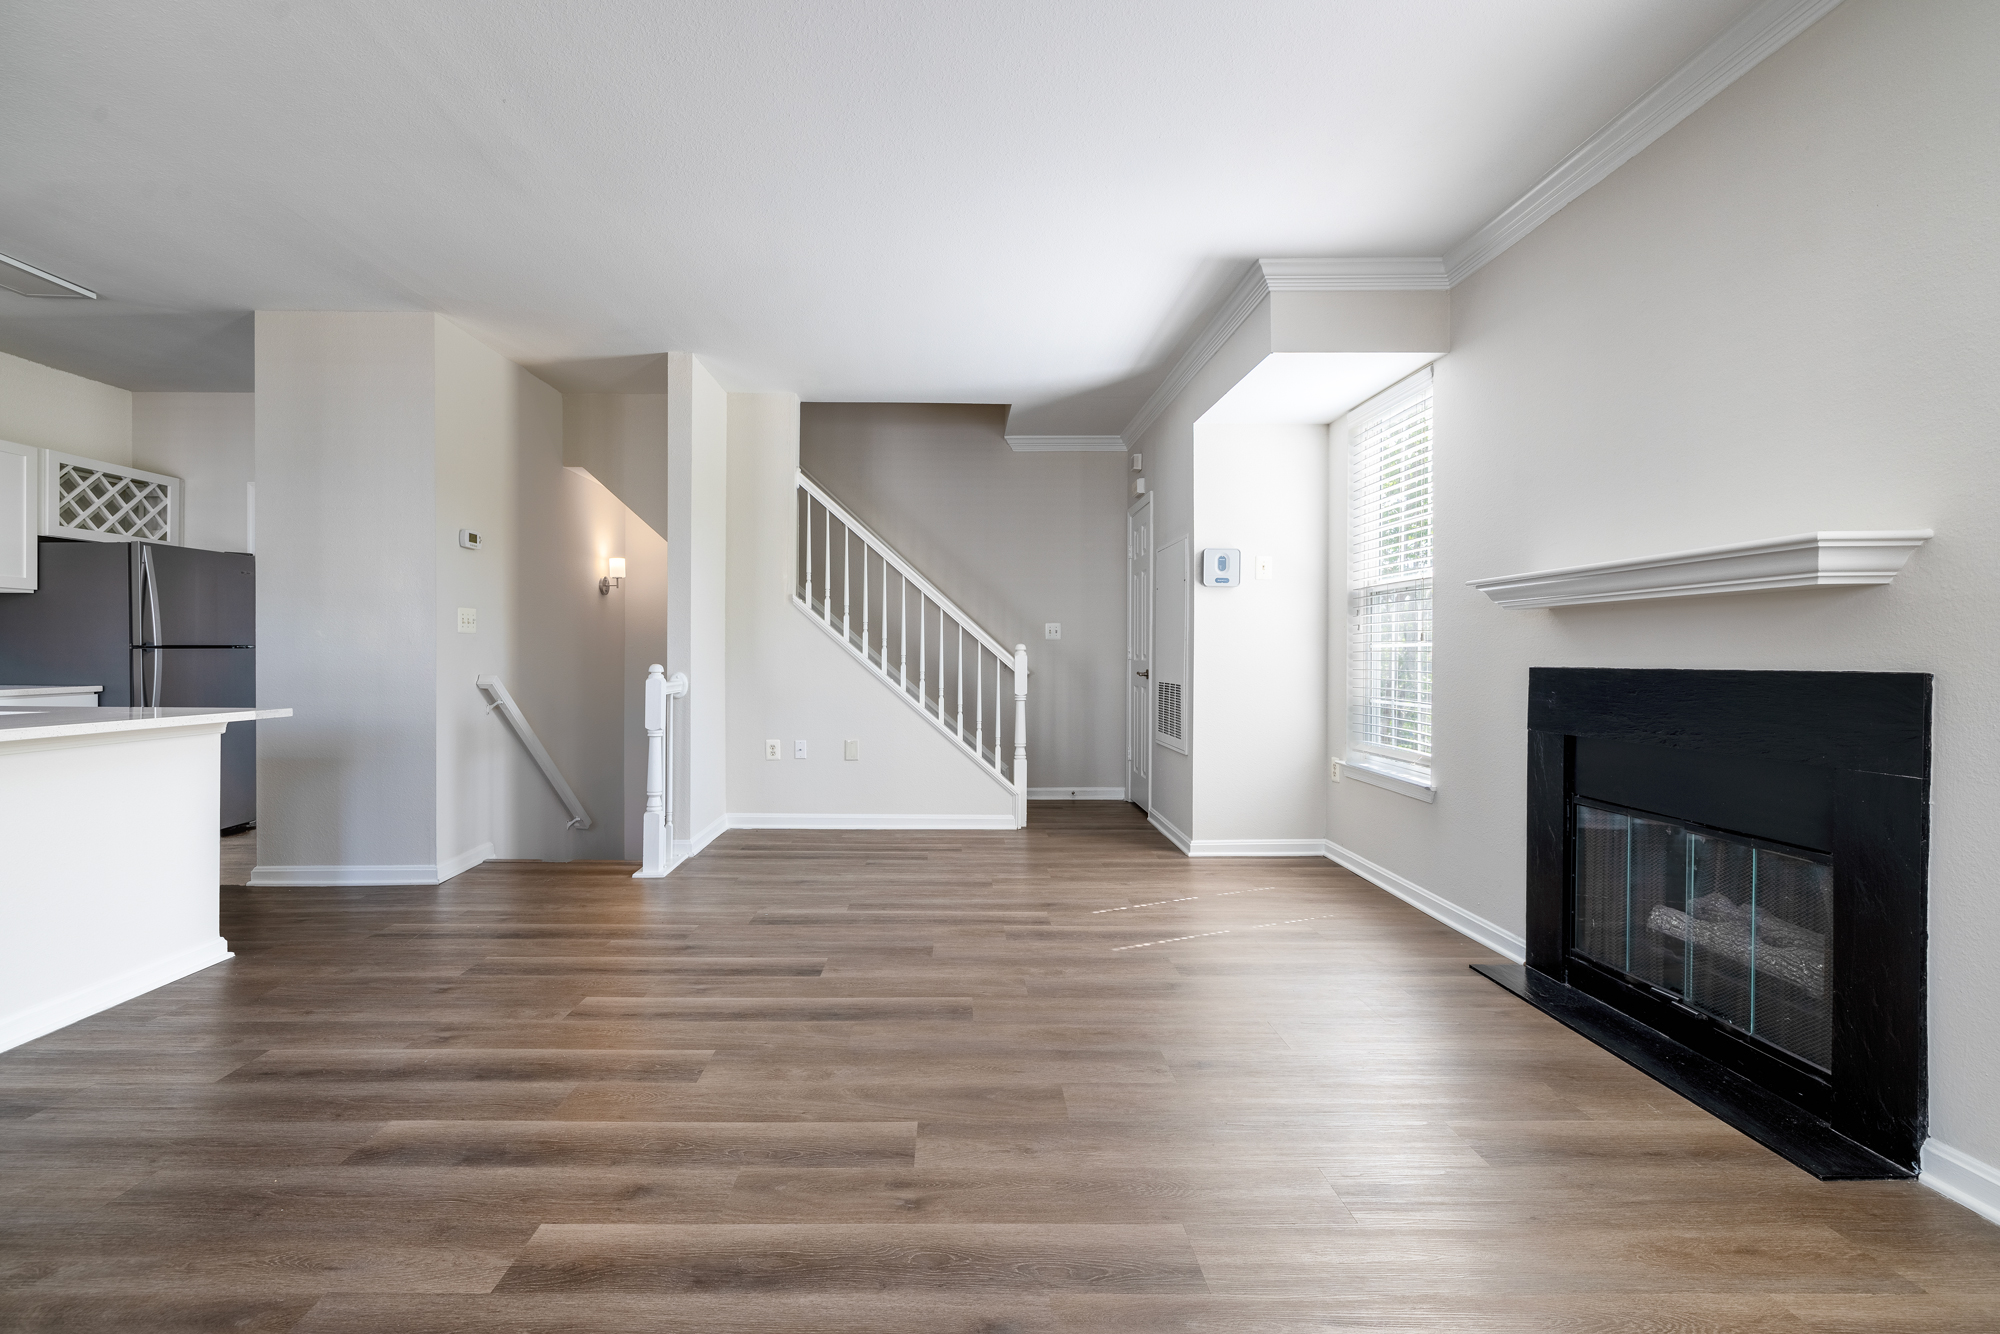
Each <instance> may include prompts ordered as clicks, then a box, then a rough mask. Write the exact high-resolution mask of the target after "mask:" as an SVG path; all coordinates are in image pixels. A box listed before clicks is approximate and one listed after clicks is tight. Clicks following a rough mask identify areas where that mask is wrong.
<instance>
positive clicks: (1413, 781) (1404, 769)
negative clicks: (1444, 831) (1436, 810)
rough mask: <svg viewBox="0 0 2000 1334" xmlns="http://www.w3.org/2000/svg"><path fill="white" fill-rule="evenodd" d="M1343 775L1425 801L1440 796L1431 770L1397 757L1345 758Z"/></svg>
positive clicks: (1342, 762)
mask: <svg viewBox="0 0 2000 1334" xmlns="http://www.w3.org/2000/svg"><path fill="white" fill-rule="evenodd" d="M1340 776H1341V777H1342V778H1352V779H1354V780H1356V781H1357V782H1362V783H1367V784H1370V785H1371V786H1374V787H1380V788H1387V789H1388V790H1389V791H1391V792H1400V793H1402V794H1403V795H1404V796H1406V797H1410V798H1413V799H1414V800H1417V801H1421V802H1425V803H1430V802H1435V801H1436V800H1437V788H1436V787H1435V786H1434V785H1433V784H1432V782H1431V775H1430V771H1429V770H1426V769H1420V768H1418V767H1417V766H1416V765H1414V764H1397V763H1396V762H1395V761H1394V760H1377V759H1374V758H1363V759H1350V760H1342V761H1341V762H1340Z"/></svg>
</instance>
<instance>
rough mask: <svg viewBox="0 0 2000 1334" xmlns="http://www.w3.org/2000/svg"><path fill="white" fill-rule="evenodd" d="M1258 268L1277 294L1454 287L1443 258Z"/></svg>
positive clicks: (1271, 263)
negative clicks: (1447, 275)
mask: <svg viewBox="0 0 2000 1334" xmlns="http://www.w3.org/2000/svg"><path fill="white" fill-rule="evenodd" d="M1257 267H1258V268H1260V269H1262V270H1263V271H1264V286H1265V287H1266V288H1267V289H1269V290H1270V291H1273V292H1425V291H1442V290H1443V289H1445V288H1447V287H1450V286H1451V283H1450V282H1449V281H1448V280H1447V279H1446V277H1445V271H1444V261H1443V260H1442V259H1420V258H1409V259H1265V260H1259V261H1258V262H1257Z"/></svg>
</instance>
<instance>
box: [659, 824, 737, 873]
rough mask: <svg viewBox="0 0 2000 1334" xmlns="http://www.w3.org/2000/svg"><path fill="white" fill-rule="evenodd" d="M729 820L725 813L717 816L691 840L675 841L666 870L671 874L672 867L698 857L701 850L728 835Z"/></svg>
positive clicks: (679, 839)
mask: <svg viewBox="0 0 2000 1334" xmlns="http://www.w3.org/2000/svg"><path fill="white" fill-rule="evenodd" d="M729 820H730V817H729V815H728V814H727V813H725V814H722V815H718V816H716V817H715V818H714V819H713V820H710V821H709V822H708V827H707V828H706V829H703V830H702V831H701V832H700V833H698V834H696V835H695V836H694V837H693V838H677V839H675V840H674V846H673V850H672V852H671V854H670V857H669V860H668V863H667V870H668V871H669V872H671V871H672V870H673V868H674V867H676V866H679V865H680V864H681V863H682V862H684V861H686V860H687V859H688V858H690V857H693V856H697V855H699V854H700V852H701V850H702V849H703V848H705V847H707V846H708V845H709V844H711V843H713V842H715V840H716V839H718V838H721V837H722V836H723V835H724V834H726V833H728V832H729V829H730V824H729Z"/></svg>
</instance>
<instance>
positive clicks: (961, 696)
mask: <svg viewBox="0 0 2000 1334" xmlns="http://www.w3.org/2000/svg"><path fill="white" fill-rule="evenodd" d="M951 628H952V630H953V631H954V632H955V636H956V638H957V641H958V642H957V643H955V644H953V645H952V654H951V659H952V661H951V665H952V669H953V670H954V671H956V672H957V673H958V717H957V719H956V720H954V723H953V726H952V730H953V731H954V732H956V733H957V734H958V744H959V745H961V746H962V745H964V744H965V627H964V626H962V625H960V624H959V623H958V620H957V618H956V617H954V618H953V619H952V623H951Z"/></svg>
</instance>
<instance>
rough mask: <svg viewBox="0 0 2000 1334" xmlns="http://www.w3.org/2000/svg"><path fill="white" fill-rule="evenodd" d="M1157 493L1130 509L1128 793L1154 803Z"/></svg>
mask: <svg viewBox="0 0 2000 1334" xmlns="http://www.w3.org/2000/svg"><path fill="white" fill-rule="evenodd" d="M1152 664H1153V498H1152V497H1151V496H1142V497H1141V498H1140V500H1139V503H1138V504H1136V505H1134V506H1132V508H1131V509H1129V510H1127V511H1126V512H1125V693H1126V697H1127V699H1128V701H1129V702H1128V704H1127V705H1126V709H1125V799H1126V800H1127V801H1130V802H1133V803H1135V804H1136V805H1138V806H1139V807H1140V808H1141V809H1143V810H1146V811H1148V812H1150V811H1151V810H1152V809H1153V783H1152V772H1153V763H1152V760H1153V710H1152V693H1151V685H1152V680H1151V677H1152Z"/></svg>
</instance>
